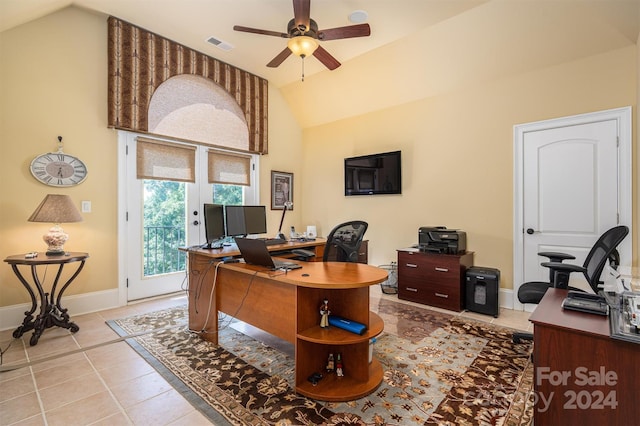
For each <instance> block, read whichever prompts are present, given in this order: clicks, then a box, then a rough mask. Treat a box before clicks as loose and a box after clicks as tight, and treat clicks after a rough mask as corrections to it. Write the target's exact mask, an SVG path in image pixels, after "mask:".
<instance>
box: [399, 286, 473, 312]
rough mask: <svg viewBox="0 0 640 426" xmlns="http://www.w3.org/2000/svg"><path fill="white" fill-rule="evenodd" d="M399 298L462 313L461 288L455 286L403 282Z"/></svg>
mask: <svg viewBox="0 0 640 426" xmlns="http://www.w3.org/2000/svg"><path fill="white" fill-rule="evenodd" d="M398 297H399V298H400V299H404V300H411V301H413V302H417V303H424V304H425V305H430V306H437V307H439V308H443V309H449V310H452V311H460V310H461V306H462V300H461V292H460V286H455V285H439V284H434V283H425V282H421V283H417V282H402V283H400V284H399V285H398Z"/></svg>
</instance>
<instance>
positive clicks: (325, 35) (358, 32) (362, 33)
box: [318, 24, 371, 41]
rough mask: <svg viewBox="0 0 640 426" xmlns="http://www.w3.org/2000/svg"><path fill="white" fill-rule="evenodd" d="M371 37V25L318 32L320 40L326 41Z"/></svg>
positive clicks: (350, 26) (358, 25)
mask: <svg viewBox="0 0 640 426" xmlns="http://www.w3.org/2000/svg"><path fill="white" fill-rule="evenodd" d="M369 35H371V27H369V24H357V25H349V26H346V27H338V28H330V29H328V30H320V31H318V39H320V40H324V41H326V40H338V39H341V38H352V37H367V36H369Z"/></svg>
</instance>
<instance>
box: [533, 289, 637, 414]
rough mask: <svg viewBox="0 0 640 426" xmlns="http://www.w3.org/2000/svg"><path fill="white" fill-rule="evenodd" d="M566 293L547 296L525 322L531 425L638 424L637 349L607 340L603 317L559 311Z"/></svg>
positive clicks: (627, 343)
mask: <svg viewBox="0 0 640 426" xmlns="http://www.w3.org/2000/svg"><path fill="white" fill-rule="evenodd" d="M566 293H567V291H566V290H559V289H553V288H552V289H549V290H547V293H546V294H545V296H544V298H543V299H542V301H541V302H540V304H539V305H538V306H537V307H536V310H535V311H534V312H533V314H532V315H531V317H530V318H529V319H530V321H531V322H533V324H534V333H533V335H534V347H533V361H534V367H535V370H534V386H535V396H534V398H535V401H536V405H535V408H534V422H535V424H536V425H538V424H539V425H559V424H565V425H569V424H580V425H630V424H638V422H640V404H639V403H638V397H637V393H636V390H637V386H638V383H640V345H638V344H635V343H630V342H624V341H620V340H616V339H612V338H610V337H609V336H610V331H609V318H608V317H604V316H599V315H593V314H585V313H580V312H573V311H565V310H563V309H562V307H561V304H562V301H563V300H564V298H565V297H566Z"/></svg>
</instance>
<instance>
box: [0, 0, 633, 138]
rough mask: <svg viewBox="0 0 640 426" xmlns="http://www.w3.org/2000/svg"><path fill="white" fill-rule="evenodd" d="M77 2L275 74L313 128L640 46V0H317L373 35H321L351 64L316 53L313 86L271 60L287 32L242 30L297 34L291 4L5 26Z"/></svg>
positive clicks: (0, 4) (131, 11) (339, 20)
mask: <svg viewBox="0 0 640 426" xmlns="http://www.w3.org/2000/svg"><path fill="white" fill-rule="evenodd" d="M68 6H76V7H79V8H82V9H85V10H88V11H93V12H98V13H102V14H105V15H112V16H115V17H118V18H120V19H123V20H125V21H128V22H131V23H132V24H134V25H137V26H140V27H142V28H145V29H147V30H149V31H152V32H155V33H157V34H160V35H162V36H164V37H167V38H169V39H172V40H174V41H176V42H178V43H181V44H184V45H186V46H188V47H191V48H193V49H195V50H198V51H200V52H203V53H205V54H207V55H209V56H212V57H215V58H217V59H219V60H222V61H224V62H227V63H229V64H232V65H234V66H236V67H239V68H242V69H244V70H247V71H250V72H252V73H254V74H256V75H259V76H261V77H264V78H266V79H267V80H269V83H270V84H271V85H273V86H275V87H278V88H280V89H281V90H282V93H283V95H284V97H285V99H286V100H287V102H288V103H289V104H290V106H291V108H292V110H294V114H296V117H297V119H298V121H299V122H300V124H301V126H303V127H308V126H313V125H316V124H321V123H323V122H328V121H333V120H337V119H340V118H343V117H346V116H350V115H355V114H361V113H366V112H368V111H369V110H375V109H380V108H385V107H387V106H391V105H396V104H400V103H404V102H409V101H411V100H415V99H420V98H424V97H428V96H433V95H436V94H438V93H442V92H445V91H448V90H453V89H455V88H456V87H460V86H463V85H468V84H473V83H477V82H480V81H487V80H491V79H494V78H500V77H504V76H507V75H510V74H515V73H518V72H526V71H527V70H532V69H538V68H543V67H548V66H553V65H556V64H560V63H563V62H567V61H572V60H576V59H579V58H582V57H588V56H592V55H596V54H600V53H603V52H607V51H611V50H615V49H619V48H623V47H627V46H630V45H635V44H636V43H637V40H638V32H639V29H640V0H311V17H312V18H313V19H314V20H315V21H316V22H317V23H318V26H319V27H320V28H321V29H326V28H334V27H341V26H347V25H352V23H351V22H350V21H349V18H348V17H349V14H350V13H352V12H354V11H358V10H364V11H366V12H367V15H368V18H367V20H366V22H368V23H369V24H370V26H371V36H369V37H361V38H351V39H344V40H332V41H323V42H321V45H322V46H323V47H324V48H325V49H326V50H327V51H328V52H329V53H331V54H332V55H333V56H334V57H335V58H336V59H337V60H338V61H340V62H341V63H342V66H340V67H339V68H338V69H336V70H334V71H329V70H327V69H326V68H325V67H324V66H323V65H322V64H321V63H320V62H319V61H318V60H316V59H315V58H307V59H305V61H304V71H305V76H306V77H305V81H304V82H301V81H300V80H301V72H302V60H301V59H300V58H298V57H294V56H293V55H292V56H290V57H289V58H288V59H286V60H285V61H284V62H283V63H282V64H281V65H280V66H279V67H277V68H268V67H267V66H266V64H267V63H268V62H269V61H270V60H271V59H272V58H273V57H274V56H276V55H277V54H278V53H279V52H281V51H282V50H283V49H284V47H285V46H286V41H287V40H286V39H282V38H279V37H273V36H266V35H258V34H250V33H244V32H237V31H234V30H233V26H234V25H243V26H246V27H253V28H260V29H265V30H271V31H277V32H286V31H287V23H288V21H289V20H290V19H291V18H293V6H292V2H291V0H28V1H27V0H0V32H1V31H5V30H7V29H10V28H13V27H15V26H17V25H20V24H23V23H25V22H28V21H31V20H34V19H37V18H40V17H42V16H45V15H47V14H49V13H52V12H55V11H57V10H60V9H62V8H65V7H68ZM212 36H213V37H215V38H216V39H218V40H221V41H222V42H224V43H225V44H228V45H230V46H232V48H231V49H230V50H228V51H227V50H222V49H220V48H218V47H215V46H214V45H212V44H210V43H208V42H207V39H209V38H210V37H212ZM408 81H410V82H411V84H407V82H408ZM372 85H374V86H372ZM373 88H375V90H372V89H373ZM373 92H375V96H374V95H373V94H372V93H373ZM336 100H340V102H336Z"/></svg>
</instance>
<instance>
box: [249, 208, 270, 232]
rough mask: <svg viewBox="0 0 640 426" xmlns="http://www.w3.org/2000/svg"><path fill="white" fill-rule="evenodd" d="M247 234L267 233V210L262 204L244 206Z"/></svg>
mask: <svg viewBox="0 0 640 426" xmlns="http://www.w3.org/2000/svg"><path fill="white" fill-rule="evenodd" d="M244 225H245V227H246V228H245V229H246V231H247V235H250V234H266V233H267V211H266V208H265V207H264V206H244Z"/></svg>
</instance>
